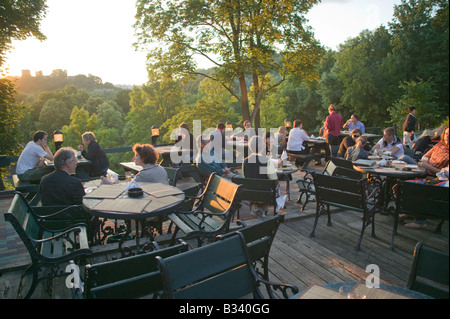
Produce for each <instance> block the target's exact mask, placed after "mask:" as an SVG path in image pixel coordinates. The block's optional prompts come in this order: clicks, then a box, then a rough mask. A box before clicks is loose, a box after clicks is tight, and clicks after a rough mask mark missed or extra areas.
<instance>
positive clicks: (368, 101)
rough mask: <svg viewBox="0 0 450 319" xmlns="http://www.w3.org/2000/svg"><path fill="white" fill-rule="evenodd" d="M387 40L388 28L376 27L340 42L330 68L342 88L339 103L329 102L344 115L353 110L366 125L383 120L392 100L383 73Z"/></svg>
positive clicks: (388, 37)
mask: <svg viewBox="0 0 450 319" xmlns="http://www.w3.org/2000/svg"><path fill="white" fill-rule="evenodd" d="M390 40H391V36H390V35H389V33H388V31H387V30H386V29H385V28H384V27H380V28H378V29H376V30H375V31H374V32H372V31H368V30H364V31H362V32H361V33H360V34H359V36H358V37H355V38H352V39H349V40H347V41H346V42H345V43H344V44H341V45H340V49H339V53H338V54H336V67H335V68H334V69H333V71H334V73H335V75H336V77H337V80H338V81H339V82H340V83H342V86H343V90H342V96H341V99H340V103H336V102H334V103H333V104H336V105H338V107H339V112H340V113H341V115H342V116H344V118H349V117H350V115H351V114H352V113H356V114H358V116H359V118H360V120H361V121H362V122H363V123H365V124H366V125H368V124H371V125H370V126H376V125H380V124H382V123H383V122H384V120H385V119H384V118H383V115H384V114H385V112H386V106H387V105H392V103H393V102H394V100H389V98H390V97H391V96H390V95H389V94H388V92H389V87H390V86H392V85H394V84H392V82H391V80H390V79H389V78H387V77H386V76H385V74H386V72H385V71H386V70H385V64H384V63H385V61H386V58H387V56H388V55H389V54H390V53H391V46H390ZM395 86H396V87H397V86H398V84H397V83H395ZM391 98H392V97H391ZM377 119H378V121H377ZM368 126H369V125H368Z"/></svg>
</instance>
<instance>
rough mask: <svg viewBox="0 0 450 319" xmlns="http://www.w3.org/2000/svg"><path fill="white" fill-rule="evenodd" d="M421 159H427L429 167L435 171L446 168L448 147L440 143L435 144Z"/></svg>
mask: <svg viewBox="0 0 450 319" xmlns="http://www.w3.org/2000/svg"><path fill="white" fill-rule="evenodd" d="M423 157H428V158H429V161H428V163H430V165H432V166H433V167H435V168H437V169H442V168H444V167H446V166H448V157H449V152H448V145H445V144H444V143H443V142H442V141H441V142H439V143H437V144H436V145H435V146H434V147H433V148H432V149H431V150H429V151H428V152H427V153H426V154H425V155H424V156H423Z"/></svg>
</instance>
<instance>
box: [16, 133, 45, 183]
mask: <svg viewBox="0 0 450 319" xmlns="http://www.w3.org/2000/svg"><path fill="white" fill-rule="evenodd" d="M47 138H48V134H47V133H46V132H44V131H37V132H35V133H34V135H33V141H30V142H28V144H27V146H25V148H24V149H23V151H22V153H21V154H20V156H19V159H18V161H17V167H16V174H17V177H18V178H19V179H20V180H21V181H24V182H30V183H34V184H39V182H40V180H41V177H42V176H44V175H46V174H48V173H50V172H51V171H52V169H50V168H48V167H46V166H45V165H44V159H48V160H50V161H52V160H53V153H52V151H50V148H49V147H48V145H47Z"/></svg>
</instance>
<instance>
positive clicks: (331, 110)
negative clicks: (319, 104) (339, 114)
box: [328, 104, 336, 114]
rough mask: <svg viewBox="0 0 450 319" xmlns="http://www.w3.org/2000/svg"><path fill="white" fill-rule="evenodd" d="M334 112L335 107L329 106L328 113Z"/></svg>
mask: <svg viewBox="0 0 450 319" xmlns="http://www.w3.org/2000/svg"><path fill="white" fill-rule="evenodd" d="M335 111H336V107H335V106H334V104H330V106H329V107H328V113H330V114H331V113H333V112H335Z"/></svg>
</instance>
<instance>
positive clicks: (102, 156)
mask: <svg viewBox="0 0 450 319" xmlns="http://www.w3.org/2000/svg"><path fill="white" fill-rule="evenodd" d="M81 140H82V142H83V144H84V145H85V146H86V147H87V151H86V150H85V149H84V147H83V145H81V144H80V145H78V149H79V150H80V151H81V155H83V157H84V158H85V159H88V160H90V161H92V165H90V166H89V167H88V168H87V171H88V173H89V175H90V176H99V175H101V176H106V172H107V171H108V169H109V160H108V157H107V156H106V153H105V151H103V150H102V148H101V147H100V145H99V144H98V143H97V140H96V139H95V135H94V133H92V132H85V133H83V135H81Z"/></svg>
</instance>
